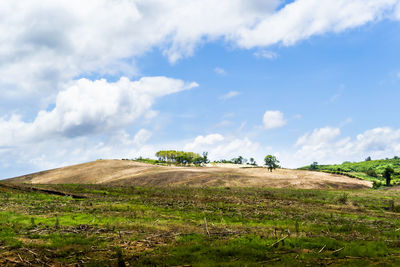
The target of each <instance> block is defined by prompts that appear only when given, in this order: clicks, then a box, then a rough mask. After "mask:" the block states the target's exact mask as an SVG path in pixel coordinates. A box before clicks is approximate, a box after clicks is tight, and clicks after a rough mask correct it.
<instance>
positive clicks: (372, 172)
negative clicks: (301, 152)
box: [299, 157, 400, 187]
mask: <svg viewBox="0 0 400 267" xmlns="http://www.w3.org/2000/svg"><path fill="white" fill-rule="evenodd" d="M386 167H391V168H393V170H394V174H393V176H392V182H391V183H392V184H393V185H397V184H400V158H398V157H394V158H392V159H380V160H370V159H369V158H368V159H367V160H365V161H361V162H349V161H345V162H343V163H342V164H333V165H319V164H315V163H314V164H311V165H308V166H304V167H301V168H299V169H300V170H315V171H323V172H328V173H335V174H342V175H347V176H349V177H354V178H359V179H363V180H368V181H373V182H374V184H375V187H379V186H381V185H383V184H384V180H385V179H384V177H383V176H382V175H383V172H384V170H385V169H386Z"/></svg>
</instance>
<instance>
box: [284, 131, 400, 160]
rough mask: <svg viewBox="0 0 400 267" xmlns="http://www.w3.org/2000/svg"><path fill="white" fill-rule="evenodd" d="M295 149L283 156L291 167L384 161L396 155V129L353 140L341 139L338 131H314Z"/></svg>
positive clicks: (399, 148)
mask: <svg viewBox="0 0 400 267" xmlns="http://www.w3.org/2000/svg"><path fill="white" fill-rule="evenodd" d="M295 147H296V148H297V151H296V152H294V153H290V155H285V159H284V161H285V162H286V163H287V164H288V165H289V166H291V167H298V166H301V165H306V164H310V163H311V162H313V161H318V162H320V163H341V162H343V161H359V160H363V159H364V158H366V157H367V156H371V157H372V158H375V159H378V158H385V157H393V156H395V155H400V129H398V130H395V129H391V128H374V129H371V130H367V131H365V132H364V133H361V134H359V135H357V136H356V138H350V137H341V131H340V129H339V128H331V127H325V128H320V129H315V130H314V131H313V132H312V133H311V134H305V135H303V136H301V137H300V138H299V139H298V140H297V142H296V145H295Z"/></svg>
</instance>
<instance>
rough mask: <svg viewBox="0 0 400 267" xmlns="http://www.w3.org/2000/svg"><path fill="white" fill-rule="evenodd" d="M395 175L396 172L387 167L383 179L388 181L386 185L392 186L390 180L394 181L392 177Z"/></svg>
mask: <svg viewBox="0 0 400 267" xmlns="http://www.w3.org/2000/svg"><path fill="white" fill-rule="evenodd" d="M393 173H394V170H393V168H392V167H390V166H387V167H386V168H385V171H384V172H383V177H384V178H385V179H386V185H387V186H390V180H391V179H392V178H391V176H392V174H393Z"/></svg>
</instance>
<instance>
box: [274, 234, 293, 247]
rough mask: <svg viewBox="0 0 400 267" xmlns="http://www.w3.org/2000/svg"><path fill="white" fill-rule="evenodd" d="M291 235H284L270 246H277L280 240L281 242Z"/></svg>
mask: <svg viewBox="0 0 400 267" xmlns="http://www.w3.org/2000/svg"><path fill="white" fill-rule="evenodd" d="M288 237H289V235H286V236H284V237H282V238H281V239H279V240H278V241H276V242H275V243H273V244H272V245H270V246H269V247H273V246H275V245H276V244H278V243H279V242H281V241H283V240H285V239H286V238H288Z"/></svg>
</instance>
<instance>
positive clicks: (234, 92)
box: [220, 91, 240, 100]
mask: <svg viewBox="0 0 400 267" xmlns="http://www.w3.org/2000/svg"><path fill="white" fill-rule="evenodd" d="M238 95H240V92H238V91H229V92H228V93H226V94H224V95H222V96H220V99H222V100H228V99H230V98H232V97H235V96H238Z"/></svg>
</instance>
